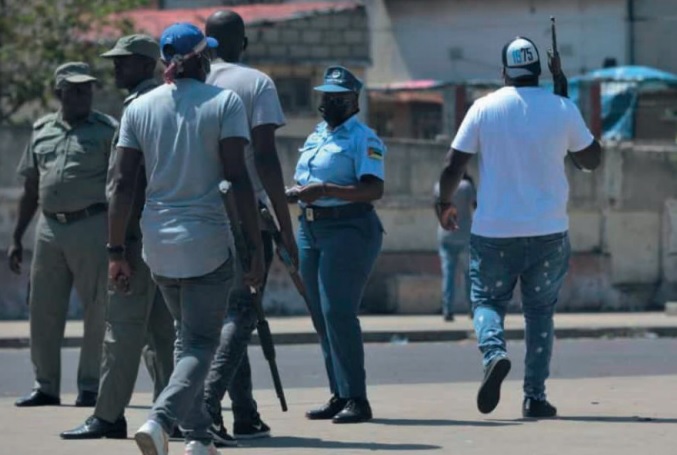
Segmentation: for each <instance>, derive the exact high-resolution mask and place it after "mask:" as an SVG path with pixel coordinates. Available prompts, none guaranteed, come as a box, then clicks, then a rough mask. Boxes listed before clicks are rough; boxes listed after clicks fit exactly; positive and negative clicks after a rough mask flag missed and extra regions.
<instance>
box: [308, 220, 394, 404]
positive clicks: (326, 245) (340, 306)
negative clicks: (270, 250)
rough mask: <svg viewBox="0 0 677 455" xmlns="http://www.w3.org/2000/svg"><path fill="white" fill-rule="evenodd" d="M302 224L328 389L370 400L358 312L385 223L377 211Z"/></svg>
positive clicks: (310, 295) (312, 312)
mask: <svg viewBox="0 0 677 455" xmlns="http://www.w3.org/2000/svg"><path fill="white" fill-rule="evenodd" d="M300 221H301V223H300V226H299V231H298V246H299V259H300V272H301V278H302V280H303V283H304V284H305V286H306V291H307V293H308V301H309V302H308V303H309V306H310V308H309V310H310V316H311V318H312V320H313V325H314V326H315V330H316V331H317V334H318V336H319V338H320V344H321V346H322V354H323V355H324V364H325V368H326V370H327V377H328V379H329V388H330V390H331V393H332V394H334V395H337V396H339V397H341V398H366V397H367V386H366V373H365V370H364V346H363V344H362V330H361V328H360V321H359V319H358V318H357V314H358V312H359V308H360V302H361V300H362V294H363V292H364V288H365V286H366V284H367V279H368V278H369V274H370V273H371V270H372V268H373V266H374V263H375V262H376V258H377V257H378V254H379V252H380V251H381V243H382V241H383V228H382V226H381V222H380V221H379V219H378V216H377V215H376V213H375V212H373V211H372V212H368V213H367V214H365V215H362V216H359V217H355V218H344V219H324V220H317V221H306V220H305V219H304V218H301V219H300Z"/></svg>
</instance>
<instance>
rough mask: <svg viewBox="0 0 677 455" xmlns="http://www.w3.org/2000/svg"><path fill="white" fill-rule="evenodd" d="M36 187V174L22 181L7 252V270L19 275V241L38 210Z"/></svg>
mask: <svg viewBox="0 0 677 455" xmlns="http://www.w3.org/2000/svg"><path fill="white" fill-rule="evenodd" d="M38 185H39V177H38V175H37V173H35V174H32V173H31V174H29V175H28V176H27V177H26V180H24V189H23V192H22V193H21V196H20V197H19V207H18V217H17V220H16V225H15V226H14V232H13V234H12V244H11V245H10V247H9V251H8V252H7V256H8V259H9V268H10V270H11V271H12V272H14V273H17V274H18V273H21V262H22V261H23V246H22V245H21V240H22V239H23V236H24V234H25V233H26V229H27V228H28V225H29V224H30V223H31V220H32V219H33V216H34V215H35V212H36V211H37V210H38Z"/></svg>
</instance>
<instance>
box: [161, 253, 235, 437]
mask: <svg viewBox="0 0 677 455" xmlns="http://www.w3.org/2000/svg"><path fill="white" fill-rule="evenodd" d="M153 279H154V280H155V282H156V283H157V284H158V286H159V287H160V291H161V292H162V295H163V297H164V298H165V302H166V303H167V308H169V312H170V313H171V314H172V316H173V317H174V321H175V326H176V342H175V344H174V358H175V366H174V372H173V373H172V376H171V377H170V378H169V384H168V385H167V387H166V388H165V390H164V391H163V392H162V393H161V394H160V396H159V397H158V398H157V400H156V401H155V404H154V405H153V409H152V410H151V413H150V419H151V420H154V421H156V422H158V423H159V424H160V425H161V426H162V428H163V429H164V430H165V432H167V433H171V432H172V429H173V428H174V427H175V426H176V425H177V424H179V425H180V426H181V429H182V430H183V431H184V435H185V436H186V439H187V440H196V441H201V442H205V443H208V442H210V441H211V440H212V437H211V435H210V434H209V432H208V431H207V430H208V428H209V426H210V425H211V424H212V419H211V417H210V416H209V414H208V413H207V410H206V407H205V403H204V399H203V396H204V383H205V378H206V377H207V372H208V371H209V366H210V364H211V361H212V357H213V356H214V351H216V347H217V346H218V344H219V335H220V333H221V326H222V325H223V319H224V317H225V316H226V309H227V305H228V303H227V302H228V294H229V292H230V289H231V287H232V284H233V257H232V256H231V258H230V259H229V260H228V261H226V262H224V263H223V264H222V265H221V266H219V267H218V268H217V269H216V270H214V271H213V272H210V273H208V274H206V275H203V276H199V277H194V278H166V277H161V276H157V275H153Z"/></svg>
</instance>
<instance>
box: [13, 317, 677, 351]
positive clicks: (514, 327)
mask: <svg viewBox="0 0 677 455" xmlns="http://www.w3.org/2000/svg"><path fill="white" fill-rule="evenodd" d="M360 320H361V322H362V330H363V332H364V340H365V341H366V342H381V343H382V342H421V341H459V340H466V339H469V338H473V337H474V331H473V328H472V322H471V321H470V319H469V318H468V317H467V316H466V315H458V316H457V320H456V321H454V322H444V321H442V317H441V316H415V315H392V316H371V315H370V316H362V317H361V318H360ZM269 321H270V328H271V331H272V333H273V336H274V339H275V342H276V343H277V344H307V343H315V342H317V337H316V335H315V331H314V329H313V326H312V324H311V321H310V318H309V317H277V318H271V319H270V320H269ZM555 325H556V330H557V337H558V338H561V339H563V338H599V337H631V336H645V337H677V316H668V315H666V314H665V313H662V312H660V313H659V312H656V313H577V314H572V313H563V314H558V315H556V317H555ZM523 326H524V320H523V318H522V316H521V315H518V314H514V315H513V314H511V315H508V316H507V317H506V321H505V328H506V338H508V339H519V338H522V337H523ZM81 342H82V321H68V323H67V324H66V340H65V343H64V344H65V345H66V346H71V347H77V346H80V343H81ZM28 343H29V326H28V322H27V321H3V322H0V348H20V347H27V346H28ZM254 343H258V339H257V338H256V336H255V337H254Z"/></svg>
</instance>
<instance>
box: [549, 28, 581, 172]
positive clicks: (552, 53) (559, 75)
mask: <svg viewBox="0 0 677 455" xmlns="http://www.w3.org/2000/svg"><path fill="white" fill-rule="evenodd" d="M550 36H551V39H552V47H551V48H550V49H549V50H548V69H549V70H550V73H552V87H553V92H554V93H555V95H559V96H561V97H564V98H569V83H568V81H567V77H566V76H565V75H564V72H563V71H562V64H561V61H560V58H559V51H558V50H557V29H556V28H555V16H550ZM567 156H568V157H569V159H570V160H571V162H572V163H573V164H574V166H576V169H578V170H579V171H583V172H588V171H587V169H585V168H584V167H583V166H581V165H580V164H578V161H576V157H574V154H573V153H571V152H570V151H568V150H567Z"/></svg>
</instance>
